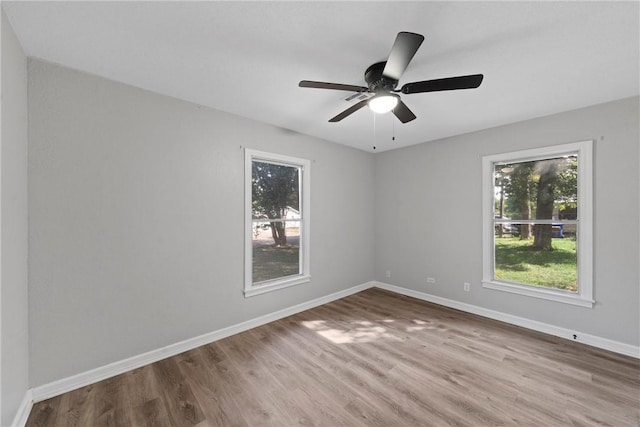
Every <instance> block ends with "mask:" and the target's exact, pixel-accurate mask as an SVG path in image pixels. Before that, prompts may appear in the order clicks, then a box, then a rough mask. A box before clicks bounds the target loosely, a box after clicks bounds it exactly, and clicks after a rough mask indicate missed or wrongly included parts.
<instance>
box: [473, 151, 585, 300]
mask: <svg viewBox="0 0 640 427" xmlns="http://www.w3.org/2000/svg"><path fill="white" fill-rule="evenodd" d="M568 154H577V155H578V221H577V222H578V229H577V239H576V241H577V245H578V247H577V256H578V291H577V292H569V291H564V290H561V289H557V290H554V289H552V288H544V287H537V286H530V285H521V284H517V283H512V282H507V281H501V280H496V279H494V264H495V254H494V250H495V245H494V238H495V231H494V216H495V212H494V211H495V207H494V197H495V182H494V176H493V169H494V165H495V164H500V163H514V162H525V161H533V160H541V159H546V158H552V157H559V156H564V155H568ZM482 182H483V184H482V218H483V220H482V224H483V235H482V237H483V238H482V241H483V251H482V265H483V268H482V270H483V273H482V276H483V278H482V286H483V287H484V288H488V289H494V290H499V291H505V292H511V293H515V294H519V295H525V296H529V297H534V298H542V299H546V300H551V301H557V302H561V303H566V304H572V305H578V306H582V307H588V308H592V307H593V304H594V303H595V301H594V300H593V267H592V266H593V141H580V142H574V143H570V144H562V145H555V146H551V147H543V148H534V149H530V150H521V151H514V152H510V153H502V154H495V155H489V156H483V157H482ZM532 222H536V221H535V220H532ZM537 222H541V221H537ZM542 222H544V221H542Z"/></svg>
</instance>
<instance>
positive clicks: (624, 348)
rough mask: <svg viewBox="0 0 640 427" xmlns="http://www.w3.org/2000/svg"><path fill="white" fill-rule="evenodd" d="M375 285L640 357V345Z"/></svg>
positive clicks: (387, 285) (401, 289)
mask: <svg viewBox="0 0 640 427" xmlns="http://www.w3.org/2000/svg"><path fill="white" fill-rule="evenodd" d="M374 286H375V287H378V288H381V289H386V290H388V291H391V292H395V293H398V294H402V295H406V296H409V297H413V298H417V299H420V300H423V301H428V302H432V303H434V304H439V305H443V306H445V307H450V308H455V309H456V310H460V311H465V312H467V313H472V314H477V315H479V316H483V317H488V318H489V319H494V320H499V321H501V322H505V323H510V324H512V325H516V326H522V327H523V328H527V329H532V330H534V331H538V332H544V333H545V334H549V335H554V336H556V337H560V338H565V339H568V340H570V341H576V342H580V343H583V344H587V345H590V346H593V347H598V348H601V349H604V350H609V351H613V352H615V353H620V354H624V355H626V356H631V357H635V358H638V359H640V347H637V346H633V345H630V344H625V343H621V342H618V341H613V340H610V339H607V338H602V337H598V336H596V335H590V334H587V333H584V332H580V331H575V330H570V329H566V328H561V327H559V326H554V325H550V324H548V323H543V322H538V321H535V320H530V319H526V318H524V317H519V316H514V315H512V314H506V313H502V312H499V311H495V310H489V309H487V308H482V307H478V306H476V305H472V304H467V303H464V302H460V301H455V300H451V299H447V298H442V297H438V296H435V295H431V294H427V293H425V292H419V291H414V290H413V289H407V288H403V287H400V286H395V285H390V284H388V283H383V282H375V284H374ZM574 335H576V338H575V339H574V338H573V336H574Z"/></svg>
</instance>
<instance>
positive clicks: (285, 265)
mask: <svg viewBox="0 0 640 427" xmlns="http://www.w3.org/2000/svg"><path fill="white" fill-rule="evenodd" d="M299 250H300V247H299V246H298V245H291V246H283V247H276V246H274V245H272V244H271V245H255V244H254V246H253V283H258V282H263V281H265V280H271V279H277V278H279V277H285V276H292V275H294V274H298V273H299V272H300V271H299V268H300V267H299V255H298V254H299Z"/></svg>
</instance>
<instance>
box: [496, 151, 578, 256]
mask: <svg viewBox="0 0 640 427" xmlns="http://www.w3.org/2000/svg"><path fill="white" fill-rule="evenodd" d="M498 168H499V169H498ZM505 171H506V172H505ZM496 174H497V175H498V174H499V175H500V176H501V185H502V186H503V187H502V190H503V191H504V197H505V202H506V203H505V206H506V209H505V213H506V215H508V216H509V217H511V218H513V219H522V220H529V219H545V220H550V219H552V218H553V213H554V210H555V209H556V208H557V209H558V210H559V211H560V212H561V213H562V212H563V211H565V210H566V212H567V214H570V213H571V212H572V211H573V212H574V213H573V215H575V208H576V207H577V195H578V194H577V193H578V191H577V187H578V160H577V157H576V156H566V157H558V158H553V159H544V160H537V161H529V162H519V163H513V164H508V165H500V166H499V167H496ZM565 216H567V215H565ZM552 227H553V226H552V225H551V224H537V225H536V226H535V227H533V228H534V230H533V237H534V241H533V247H534V248H536V249H539V250H551V249H552V246H551V239H552V235H553V228H552ZM531 229H532V227H531V226H530V225H529V224H521V225H520V239H522V240H524V239H529V238H530V237H531Z"/></svg>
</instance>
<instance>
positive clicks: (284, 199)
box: [251, 161, 300, 246]
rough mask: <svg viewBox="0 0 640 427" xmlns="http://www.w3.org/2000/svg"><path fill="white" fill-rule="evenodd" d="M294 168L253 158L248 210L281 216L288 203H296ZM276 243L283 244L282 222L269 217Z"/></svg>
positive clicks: (258, 214)
mask: <svg viewBox="0 0 640 427" xmlns="http://www.w3.org/2000/svg"><path fill="white" fill-rule="evenodd" d="M299 196H300V195H299V186H298V168H296V167H293V166H285V165H276V164H273V163H266V162H259V161H254V162H253V164H252V171H251V197H252V199H251V200H252V211H253V212H252V214H253V218H255V219H260V218H264V219H269V220H274V219H284V217H285V215H286V213H287V209H288V208H289V207H294V208H297V207H298V206H299ZM269 226H270V228H271V235H272V237H273V241H274V243H275V245H276V246H284V245H286V244H287V235H286V223H285V222H284V221H270V222H269Z"/></svg>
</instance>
